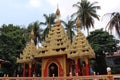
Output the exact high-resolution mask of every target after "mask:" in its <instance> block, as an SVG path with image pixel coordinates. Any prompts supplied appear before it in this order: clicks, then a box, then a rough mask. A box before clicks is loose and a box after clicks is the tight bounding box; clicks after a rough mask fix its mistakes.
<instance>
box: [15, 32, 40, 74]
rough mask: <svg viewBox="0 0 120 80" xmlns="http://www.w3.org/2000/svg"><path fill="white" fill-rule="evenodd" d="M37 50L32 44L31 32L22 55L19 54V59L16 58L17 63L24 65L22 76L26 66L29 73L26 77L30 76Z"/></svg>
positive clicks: (32, 35)
mask: <svg viewBox="0 0 120 80" xmlns="http://www.w3.org/2000/svg"><path fill="white" fill-rule="evenodd" d="M37 53H38V51H37V48H36V46H35V43H34V31H33V30H32V31H31V34H30V42H29V43H28V44H27V45H26V47H25V48H24V50H23V53H21V54H20V58H17V63H24V70H23V76H26V72H25V71H26V66H27V65H28V66H29V73H28V75H27V76H32V71H31V68H32V63H33V61H34V56H35V54H37Z"/></svg>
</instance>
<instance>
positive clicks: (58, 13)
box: [56, 4, 60, 16]
mask: <svg viewBox="0 0 120 80" xmlns="http://www.w3.org/2000/svg"><path fill="white" fill-rule="evenodd" d="M56 16H60V10H59V7H58V4H57V10H56Z"/></svg>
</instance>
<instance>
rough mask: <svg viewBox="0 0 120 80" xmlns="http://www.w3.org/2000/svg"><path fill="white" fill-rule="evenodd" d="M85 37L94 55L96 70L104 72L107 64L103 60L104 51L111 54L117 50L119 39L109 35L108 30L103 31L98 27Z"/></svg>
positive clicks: (100, 72)
mask: <svg viewBox="0 0 120 80" xmlns="http://www.w3.org/2000/svg"><path fill="white" fill-rule="evenodd" d="M87 39H88V41H89V43H90V45H91V46H92V48H93V49H94V52H95V55H96V59H95V60H96V64H95V67H96V72H99V74H106V67H107V66H106V61H105V53H106V52H108V53H110V54H111V55H112V52H115V51H116V50H117V44H118V43H119V41H118V40H116V39H115V38H114V37H113V35H109V33H108V32H106V31H103V29H98V30H95V31H93V32H91V34H90V35H89V36H88V37H87ZM100 67H101V68H100Z"/></svg>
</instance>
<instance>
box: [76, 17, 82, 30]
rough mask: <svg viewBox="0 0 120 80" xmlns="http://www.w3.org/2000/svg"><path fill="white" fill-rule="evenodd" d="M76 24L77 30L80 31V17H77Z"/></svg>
mask: <svg viewBox="0 0 120 80" xmlns="http://www.w3.org/2000/svg"><path fill="white" fill-rule="evenodd" d="M76 26H77V28H78V32H80V29H81V23H80V18H79V17H77V20H76Z"/></svg>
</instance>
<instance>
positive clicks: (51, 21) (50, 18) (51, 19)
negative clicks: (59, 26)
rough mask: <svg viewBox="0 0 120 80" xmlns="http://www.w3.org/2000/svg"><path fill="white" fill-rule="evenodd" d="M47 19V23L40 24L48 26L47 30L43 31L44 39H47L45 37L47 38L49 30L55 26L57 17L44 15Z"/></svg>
mask: <svg viewBox="0 0 120 80" xmlns="http://www.w3.org/2000/svg"><path fill="white" fill-rule="evenodd" d="M43 16H44V18H45V22H40V25H46V26H47V27H46V28H45V30H44V31H43V39H45V37H46V36H47V34H48V32H49V30H50V29H51V27H52V26H53V24H54V23H55V22H54V21H55V19H56V15H55V14H54V13H52V14H49V15H46V14H44V15H43Z"/></svg>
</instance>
